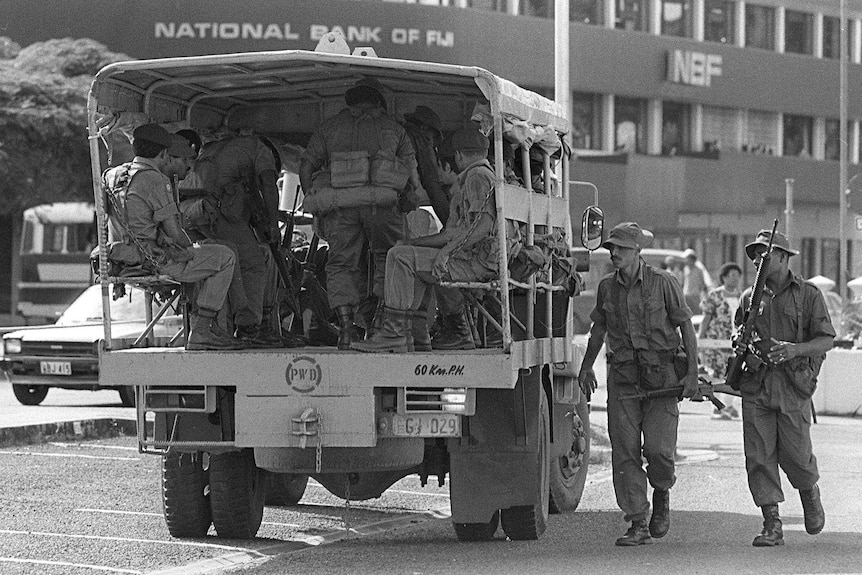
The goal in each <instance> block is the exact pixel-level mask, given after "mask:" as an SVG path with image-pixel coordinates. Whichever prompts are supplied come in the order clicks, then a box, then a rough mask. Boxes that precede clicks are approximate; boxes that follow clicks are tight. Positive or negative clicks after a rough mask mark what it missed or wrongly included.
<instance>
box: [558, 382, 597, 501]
mask: <svg viewBox="0 0 862 575" xmlns="http://www.w3.org/2000/svg"><path fill="white" fill-rule="evenodd" d="M571 407H572V406H570V405H555V406H554V414H555V416H556V418H555V420H556V421H557V422H561V423H562V425H555V429H556V430H557V433H555V436H556V437H558V438H559V439H558V441H560V442H564V443H565V445H564V447H563V453H562V454H560V455H558V456H557V457H553V458H551V475H550V484H551V499H550V506H549V507H550V512H551V513H565V512H567V511H574V510H575V509H577V508H578V505H579V504H580V502H581V496H582V495H583V494H584V485H585V484H586V481H587V471H588V469H589V465H590V411H589V406H588V405H587V399H586V396H585V395H583V394H581V401H580V402H579V403H578V404H577V405H575V406H574V410H571ZM571 411H574V413H571ZM567 413H571V414H569V415H567ZM558 418H559V419H558Z"/></svg>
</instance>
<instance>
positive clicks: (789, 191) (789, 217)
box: [784, 178, 799, 272]
mask: <svg viewBox="0 0 862 575" xmlns="http://www.w3.org/2000/svg"><path fill="white" fill-rule="evenodd" d="M793 181H794V180H793V178H786V179H785V180H784V234H785V235H786V236H787V241H789V242H790V247H791V248H792V247H793V246H794V244H796V240H795V238H794V237H793V213H794V211H793ZM794 271H797V272H798V271H799V270H794Z"/></svg>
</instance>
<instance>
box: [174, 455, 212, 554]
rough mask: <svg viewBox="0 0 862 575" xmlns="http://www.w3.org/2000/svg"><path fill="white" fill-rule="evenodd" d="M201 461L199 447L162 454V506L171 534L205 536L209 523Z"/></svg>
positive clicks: (205, 472)
mask: <svg viewBox="0 0 862 575" xmlns="http://www.w3.org/2000/svg"><path fill="white" fill-rule="evenodd" d="M205 462H206V456H205V454H204V453H203V452H201V451H198V452H196V453H177V452H173V451H171V452H168V453H167V454H166V455H164V456H163V457H162V507H163V509H164V514H165V523H167V525H168V532H169V533H170V534H171V535H172V536H173V537H205V536H206V534H207V531H209V528H210V524H212V515H211V513H210V496H209V477H208V474H207V468H206V465H205Z"/></svg>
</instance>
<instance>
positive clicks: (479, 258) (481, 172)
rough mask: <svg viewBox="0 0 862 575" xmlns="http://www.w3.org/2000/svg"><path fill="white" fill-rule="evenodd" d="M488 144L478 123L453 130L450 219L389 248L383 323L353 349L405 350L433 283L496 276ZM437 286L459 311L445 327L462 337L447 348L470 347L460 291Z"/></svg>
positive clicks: (491, 176)
mask: <svg viewBox="0 0 862 575" xmlns="http://www.w3.org/2000/svg"><path fill="white" fill-rule="evenodd" d="M489 144H490V143H489V141H488V138H487V137H486V136H484V135H483V134H482V133H481V132H480V131H479V129H478V126H477V125H470V126H468V127H466V128H462V129H461V130H459V131H457V132H455V134H453V135H452V147H453V148H454V150H455V163H456V164H457V167H458V168H459V170H460V173H459V174H458V181H457V182H456V184H455V185H454V186H453V196H452V204H451V210H450V217H449V221H448V223H447V225H446V227H445V228H443V231H441V232H440V233H437V234H434V235H431V236H424V237H419V238H415V239H412V240H402V241H401V242H399V245H397V246H395V247H393V248H392V249H391V250H389V255H388V256H387V260H386V291H385V298H384V303H385V305H386V307H385V310H384V321H383V324H382V326H381V328H380V330H379V331H377V332H375V333H374V334H373V336H372V337H371V339H368V340H366V341H364V342H360V343H354V344H353V346H352V347H353V349H357V350H359V351H365V352H374V351H407V350H408V334H409V333H410V328H411V315H412V312H414V311H416V310H418V309H419V308H420V306H421V305H422V302H423V297H424V295H425V293H426V292H427V291H428V290H429V289H431V288H432V286H434V285H435V284H437V283H439V281H441V280H442V281H461V282H463V281H474V282H483V281H489V280H491V279H493V278H496V277H497V252H498V244H497V241H498V240H497V234H496V225H495V222H496V219H497V217H496V216H497V210H496V202H495V198H494V172H493V171H492V170H491V165H490V163H489V162H488V160H487V155H488V146H489ZM437 288H438V296H441V295H442V297H441V298H440V299H444V298H445V299H447V300H448V301H449V302H450V303H448V304H447V306H449V309H456V310H458V311H457V313H456V314H454V315H455V316H456V317H452V318H450V321H451V323H453V324H457V325H456V326H452V325H450V326H449V327H448V329H449V333H450V334H451V335H452V336H453V337H455V336H457V337H458V338H460V340H459V341H453V342H451V343H452V344H453V345H452V346H451V347H448V348H447V349H473V348H474V347H475V343H474V342H473V335H472V331H471V329H470V327H469V325H468V324H467V319H466V317H465V315H464V311H465V310H464V300H463V295H462V294H461V292H460V290H458V289H456V288H444V287H442V286H437ZM456 344H458V345H456ZM435 349H436V348H435Z"/></svg>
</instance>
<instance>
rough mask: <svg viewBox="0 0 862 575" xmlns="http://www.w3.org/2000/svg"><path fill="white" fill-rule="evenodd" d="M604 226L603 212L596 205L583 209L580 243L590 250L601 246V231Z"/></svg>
mask: <svg viewBox="0 0 862 575" xmlns="http://www.w3.org/2000/svg"><path fill="white" fill-rule="evenodd" d="M604 227H605V214H604V212H602V210H601V208H599V207H598V206H590V207H588V208H587V209H586V210H584V217H583V219H582V220H581V244H583V246H584V247H585V248H587V249H588V250H590V251H593V250H597V249H599V248H600V247H601V246H602V232H603V231H604Z"/></svg>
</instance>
